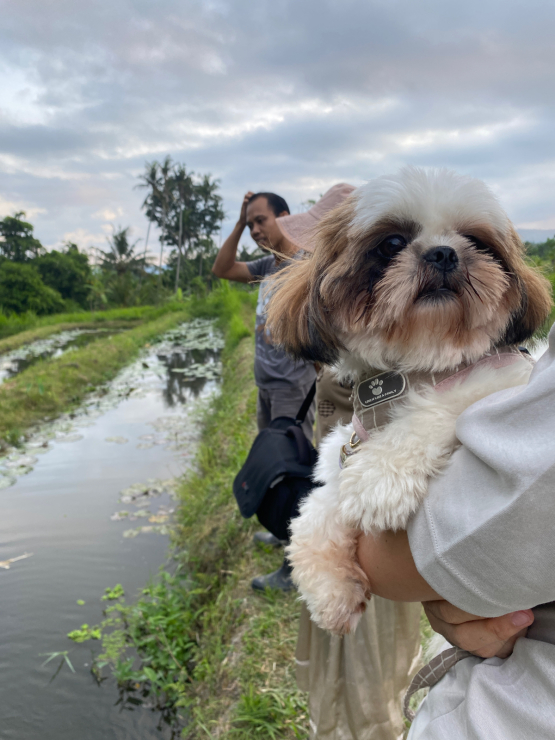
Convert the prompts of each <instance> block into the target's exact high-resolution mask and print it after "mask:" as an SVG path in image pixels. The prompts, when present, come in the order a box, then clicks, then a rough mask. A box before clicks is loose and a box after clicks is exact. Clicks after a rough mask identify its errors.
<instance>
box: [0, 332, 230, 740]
mask: <svg viewBox="0 0 555 740" xmlns="http://www.w3.org/2000/svg"><path fill="white" fill-rule="evenodd" d="M211 342H212V344H213V346H212V347H210V346H206V345H209V344H210V343H211ZM221 346H222V340H221V337H219V336H218V335H217V334H215V333H214V331H213V329H212V328H211V326H210V325H209V324H207V322H204V323H202V322H192V323H191V324H188V325H185V326H184V327H181V328H180V329H178V330H175V331H174V332H172V333H170V334H169V335H166V336H165V337H164V338H163V341H162V342H158V343H156V344H154V346H152V347H150V348H147V349H146V350H145V352H144V353H143V355H142V356H141V357H140V359H139V360H138V361H137V362H135V363H133V364H132V365H131V366H129V367H127V368H125V369H124V370H123V371H122V372H121V373H120V374H119V375H118V377H117V378H116V379H115V380H114V382H113V383H111V384H110V385H109V386H107V387H106V388H105V389H104V390H103V391H102V392H99V393H98V394H96V395H94V396H91V397H89V399H88V400H87V402H86V403H85V404H84V405H83V406H82V407H81V408H80V409H78V410H76V411H74V412H72V413H71V414H66V415H64V416H63V417H61V418H59V419H57V420H56V421H54V422H50V423H46V424H43V425H42V426H41V427H40V429H37V430H36V432H35V433H34V434H33V435H32V436H31V437H30V439H29V440H28V441H27V442H26V444H25V446H24V447H23V448H21V449H12V450H10V453H9V455H8V456H6V457H4V458H2V459H0V489H2V488H3V489H4V490H1V492H0V561H8V560H10V559H14V558H17V557H18V556H21V555H22V554H23V553H33V557H28V558H27V559H24V560H21V561H19V560H17V561H16V560H13V565H11V568H10V569H9V570H3V569H0V580H1V584H0V587H1V588H2V618H1V619H0V694H1V696H2V702H0V737H2V740H4V739H6V740H11V739H12V738H13V740H20V738H29V740H30V739H31V738H41V740H59V738H68V739H69V738H72V739H73V738H86V739H87V740H161V738H164V740H172V739H175V740H176V739H177V737H179V731H178V729H177V727H176V725H175V724H172V723H174V721H175V720H176V716H175V715H174V714H173V713H172V712H171V711H170V710H169V709H168V708H166V707H165V706H164V704H163V697H162V698H160V699H159V700H157V699H156V698H155V697H153V696H150V695H149V694H148V691H147V690H146V689H145V688H143V687H137V686H136V685H128V686H124V687H122V688H121V689H119V688H118V687H117V685H116V683H115V680H114V678H112V677H111V676H109V677H107V678H106V679H105V680H103V681H102V682H101V684H102V686H101V688H100V689H98V688H97V686H96V685H95V682H94V678H93V676H92V675H91V648H92V649H93V650H94V652H95V654H97V653H98V652H99V651H100V645H99V644H98V643H96V642H94V641H93V642H92V643H91V642H88V643H83V644H73V643H71V642H70V641H69V640H68V639H67V638H66V637H65V635H66V634H67V633H68V632H70V631H72V630H75V629H77V628H79V627H80V626H81V625H82V624H84V623H87V624H89V625H96V624H99V623H100V622H101V621H102V610H103V607H104V604H103V603H102V602H101V601H100V597H101V596H102V594H103V593H104V589H105V588H106V587H107V586H110V587H113V586H114V585H115V584H116V583H121V584H122V586H123V587H124V589H125V593H126V595H127V597H128V598H129V600H130V601H132V600H133V598H134V594H135V593H137V590H138V589H140V588H142V587H144V586H145V584H146V583H147V581H148V579H149V577H150V576H153V575H155V574H156V571H157V569H158V567H159V566H160V565H161V564H162V563H164V560H165V558H166V554H167V546H168V543H167V537H165V536H164V532H166V531H167V526H168V522H169V519H170V518H171V513H172V510H173V509H174V508H175V501H174V492H173V489H172V487H171V485H170V483H169V482H170V481H173V482H174V484H175V481H176V479H177V478H178V477H179V476H180V475H181V474H182V473H183V471H184V470H186V469H187V466H188V465H189V464H190V461H191V460H192V458H193V456H194V453H195V444H196V442H197V441H198V438H199V433H198V432H199V430H198V415H199V409H200V408H201V407H202V404H204V403H206V400H205V399H207V398H208V397H209V396H210V395H211V394H212V393H214V392H216V391H217V387H218V386H217V378H218V372H219V360H218V348H220V347H221ZM181 370H184V371H185V372H181ZM199 404H200V406H199ZM116 441H117V442H118V443H116ZM124 510H125V511H124ZM143 524H144V525H146V526H142V525H143ZM65 650H67V651H68V655H69V658H70V660H71V663H72V665H73V666H74V668H75V671H76V672H75V674H73V673H72V672H71V671H70V670H69V668H66V667H65V665H62V667H61V670H60V671H59V673H58V674H57V675H56V678H55V680H54V681H52V682H50V681H51V679H52V677H53V675H54V674H55V673H56V671H57V668H58V667H59V666H58V665H57V663H56V662H55V661H52V662H50V663H49V664H47V665H44V660H45V658H44V657H40V656H41V655H44V654H51V653H52V652H60V653H61V652H63V651H65ZM153 710H154V711H153Z"/></svg>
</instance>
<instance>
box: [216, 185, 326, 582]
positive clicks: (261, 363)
mask: <svg viewBox="0 0 555 740" xmlns="http://www.w3.org/2000/svg"><path fill="white" fill-rule="evenodd" d="M289 213H290V212H289V207H288V205H287V203H286V202H285V200H284V199H283V198H281V197H280V196H279V195H276V194H275V193H251V192H249V193H247V194H246V195H245V197H244V199H243V203H242V206H241V214H240V216H239V220H238V221H237V223H236V225H235V227H234V229H233V231H232V232H231V234H230V235H229V236H228V238H227V239H226V240H225V242H224V243H223V246H222V248H221V249H220V252H219V253H218V256H217V257H216V260H215V262H214V265H213V267H212V272H213V273H214V275H216V276H217V277H219V278H223V279H224V280H234V281H236V282H239V283H252V282H259V281H262V282H261V285H260V291H259V295H258V305H257V308H256V339H255V359H254V378H255V382H256V385H257V386H258V401H257V422H258V429H259V431H260V430H261V429H264V428H265V427H267V426H268V425H269V424H270V421H271V420H272V419H275V418H277V417H278V416H289V417H292V418H295V416H296V415H297V412H298V411H299V409H300V407H301V405H302V403H303V401H304V399H305V398H306V396H307V394H308V391H309V390H310V388H311V386H312V384H313V382H314V380H315V378H316V371H315V369H314V365H313V364H312V363H305V362H295V361H294V360H292V359H290V358H289V357H288V356H287V355H286V354H285V353H284V352H283V351H282V350H280V349H278V348H277V347H274V345H273V344H272V341H271V337H270V336H269V334H268V332H267V331H266V316H265V309H266V304H267V302H268V299H269V296H268V291H267V290H265V288H266V278H268V277H269V276H271V275H273V274H274V273H275V272H277V271H278V270H279V269H281V267H283V266H284V265H285V264H286V263H287V260H289V259H292V258H293V257H294V256H295V254H296V253H297V251H298V247H297V246H296V245H295V244H293V242H292V241H290V240H289V239H287V237H286V236H285V235H284V234H283V233H282V231H281V230H280V229H279V227H278V225H277V223H276V219H277V218H278V217H280V216H288V215H289ZM245 227H248V228H249V231H250V234H251V236H252V238H253V239H254V241H255V242H256V243H257V245H258V246H259V247H261V248H262V249H263V250H265V251H270V250H271V252H272V253H271V254H269V255H268V256H267V257H261V258H260V259H258V260H254V261H253V262H238V261H237V259H236V258H237V249H238V247H239V240H240V239H241V235H242V234H243V231H244V230H245ZM313 423H314V405H312V406H311V408H310V410H309V412H308V414H307V415H306V418H305V421H304V423H303V431H304V433H305V435H306V436H307V438H308V439H309V440H310V441H312V434H313V432H312V425H313ZM255 538H256V539H258V540H260V541H262V542H267V543H269V544H278V542H279V541H278V540H276V538H275V537H274V536H273V535H272V534H270V533H266V532H264V533H261V532H260V533H257V535H255ZM252 586H253V588H255V589H258V590H263V589H264V588H266V587H267V586H269V587H271V588H280V589H282V590H289V589H290V588H292V587H293V586H292V581H291V578H290V569H289V564H288V562H287V561H286V560H284V562H283V565H282V567H281V568H280V569H279V570H278V571H276V572H275V573H270V574H269V575H267V576H260V577H258V578H255V579H254V580H253V582H252Z"/></svg>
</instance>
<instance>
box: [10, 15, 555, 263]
mask: <svg viewBox="0 0 555 740" xmlns="http://www.w3.org/2000/svg"><path fill="white" fill-rule="evenodd" d="M554 30H555V3H553V0H548V1H545V2H543V1H542V2H540V1H537V0H527V2H526V3H525V2H523V0H520V1H519V2H513V0H503V1H502V2H501V1H498V0H465V2H464V3H462V2H452V0H420V2H418V1H417V0H256V1H255V2H254V1H253V0H249V1H247V0H232V1H229V0H181V1H180V2H177V1H176V0H156V1H154V0H150V2H148V1H147V0H94V2H88V3H84V2H75V1H74V0H0V217H3V216H5V215H7V214H11V213H14V212H15V211H18V210H24V211H25V212H26V213H27V217H28V219H29V220H30V221H31V222H32V223H33V224H34V225H35V235H36V236H37V237H38V238H39V239H40V240H41V241H42V243H43V244H44V245H45V246H47V248H59V247H60V246H61V244H62V243H63V242H64V241H67V240H71V241H74V242H76V243H77V244H79V245H80V246H81V247H83V248H86V249H90V248H92V247H99V248H106V237H107V236H108V235H110V234H111V233H112V229H113V228H117V227H119V226H122V227H126V226H131V228H132V233H133V238H134V239H143V240H144V238H145V235H146V225H147V222H146V219H145V217H144V214H143V213H142V211H141V203H142V200H143V198H144V192H143V191H141V190H138V189H137V188H136V185H137V183H138V177H139V176H140V174H141V173H142V172H143V171H144V168H145V163H146V162H151V161H153V160H159V161H161V160H162V159H163V158H164V157H165V156H166V155H167V154H169V155H171V157H172V158H173V159H174V160H175V161H178V162H182V163H184V164H186V166H187V168H188V169H192V170H194V171H195V172H197V173H199V174H205V173H211V175H212V176H213V177H216V178H218V179H219V180H220V183H221V194H222V196H223V198H224V209H225V211H226V220H225V221H224V223H223V228H222V235H223V238H225V236H226V235H227V234H228V233H229V231H230V230H231V228H232V227H233V225H234V223H235V221H236V220H237V217H238V212H239V206H240V202H241V200H242V197H243V194H244V193H245V192H246V191H247V190H253V191H260V190H272V191H275V192H277V193H279V194H280V195H282V196H283V197H285V199H286V200H287V201H288V203H289V205H290V207H291V211H292V212H298V211H300V210H301V209H302V203H303V202H305V201H306V200H308V199H314V198H318V196H319V195H320V194H321V193H323V192H325V190H327V188H328V187H330V186H331V185H333V184H335V183H337V182H349V183H352V184H353V185H360V184H362V183H364V182H365V181H367V180H368V179H370V178H373V177H376V176H379V175H381V174H385V173H389V172H394V171H395V170H397V169H398V168H399V167H401V166H403V165H406V164H415V165H421V166H430V167H449V168H452V169H455V170H457V171H459V172H461V173H468V174H471V175H473V176H475V177H479V178H481V179H483V180H485V181H486V182H487V183H488V185H489V186H490V187H491V188H492V189H493V190H494V192H495V193H496V194H497V196H498V197H499V199H500V200H501V203H502V204H503V206H504V207H505V209H506V210H507V212H508V213H509V216H510V217H511V219H512V220H513V222H514V223H515V224H516V226H517V228H518V229H519V230H520V232H521V234H522V235H523V236H524V237H525V238H531V239H535V240H537V241H539V240H542V239H544V238H546V237H547V236H552V235H553V234H555V197H554V196H555V44H554V43H553V35H554ZM150 242H151V246H152V247H153V249H155V247H156V244H155V242H156V234H155V233H151V237H150ZM243 242H244V243H245V244H249V243H250V244H252V242H250V239H249V238H248V237H247V236H245V238H244V239H243ZM140 244H141V245H144V241H141V242H140Z"/></svg>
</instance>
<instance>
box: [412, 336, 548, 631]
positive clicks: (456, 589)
mask: <svg viewBox="0 0 555 740" xmlns="http://www.w3.org/2000/svg"><path fill="white" fill-rule="evenodd" d="M457 436H458V438H459V440H460V441H461V443H462V446H461V447H460V448H459V449H458V450H457V452H455V454H454V455H453V459H452V463H451V465H450V466H449V468H448V469H447V470H446V472H445V473H444V474H443V475H442V476H440V477H438V478H436V479H435V480H433V481H432V482H431V484H430V490H429V495H428V497H427V498H426V500H425V502H424V504H423V505H422V506H421V508H420V509H419V511H418V512H417V513H416V515H415V516H414V517H413V519H412V521H411V522H410V523H409V527H408V534H409V542H410V547H411V551H412V554H413V557H414V560H415V563H416V567H417V568H418V571H419V572H420V574H421V575H422V576H423V578H424V579H425V580H426V581H427V582H428V583H429V584H430V585H431V586H432V588H433V589H434V590H435V591H437V592H438V593H439V594H440V595H441V596H443V598H445V599H447V600H448V601H450V602H451V603H453V604H455V606H458V607H459V608H461V609H464V610H466V611H468V612H470V613H472V614H477V615H480V616H484V617H493V616H499V615H501V614H506V613H507V612H510V611H516V610H518V609H526V608H531V607H533V606H537V605H538V604H542V603H547V602H550V601H555V544H554V528H555V329H553V330H552V331H551V333H550V344H549V349H548V350H547V352H546V353H545V354H544V355H543V357H542V358H541V359H540V360H539V362H538V363H537V365H536V367H535V368H534V371H533V373H532V376H531V378H530V382H529V384H528V385H527V386H521V387H520V388H514V389H511V390H508V391H501V392H499V393H495V394H493V395H492V396H489V397H487V398H485V399H483V400H482V401H480V402H478V403H476V404H474V405H473V406H471V407H470V408H469V409H467V410H466V411H465V412H464V413H463V414H461V416H460V417H459V419H458V421H457Z"/></svg>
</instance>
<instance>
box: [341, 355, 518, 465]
mask: <svg viewBox="0 0 555 740" xmlns="http://www.w3.org/2000/svg"><path fill="white" fill-rule="evenodd" d="M523 358H526V359H527V360H529V359H530V358H529V357H526V355H524V354H523V353H522V352H521V351H520V350H519V349H517V348H516V347H511V346H509V347H498V348H496V349H494V350H492V351H491V352H487V353H486V354H485V355H483V356H482V357H481V358H480V359H479V360H477V361H476V362H472V363H461V364H460V365H458V366H457V367H455V368H451V369H449V370H443V371H441V372H430V371H418V372H407V373H403V372H398V371H394V370H386V371H385V372H384V371H381V372H380V371H378V370H376V369H373V368H372V369H369V370H368V371H367V373H366V374H365V375H364V376H363V377H362V378H361V380H360V381H359V382H358V384H357V385H356V386H355V388H354V391H353V418H352V423H353V430H354V431H353V434H352V435H351V439H350V441H349V442H348V443H347V444H346V445H343V446H342V447H341V450H340V455H339V458H340V459H339V465H340V467H341V468H342V467H344V465H345V463H346V462H347V460H348V459H349V458H350V457H351V456H352V455H354V454H355V453H357V452H358V450H359V449H360V444H361V443H362V442H366V440H368V439H369V437H370V434H371V433H372V432H374V431H376V430H378V429H381V428H382V427H383V426H385V425H386V424H387V423H388V421H389V419H390V412H391V410H392V408H393V406H395V405H396V404H397V403H399V402H400V401H401V400H402V399H403V398H404V397H405V396H406V395H407V393H408V392H409V391H410V390H411V389H413V388H421V387H425V386H432V387H433V388H435V390H436V392H438V393H443V392H445V391H447V390H449V389H450V388H452V387H453V386H454V385H455V384H456V383H461V382H464V380H465V379H466V378H467V377H468V375H470V373H471V372H472V371H473V370H475V369H476V368H477V367H493V368H496V369H499V368H501V367H505V366H506V365H510V364H512V363H513V362H518V361H520V360H522V359H523Z"/></svg>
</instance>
